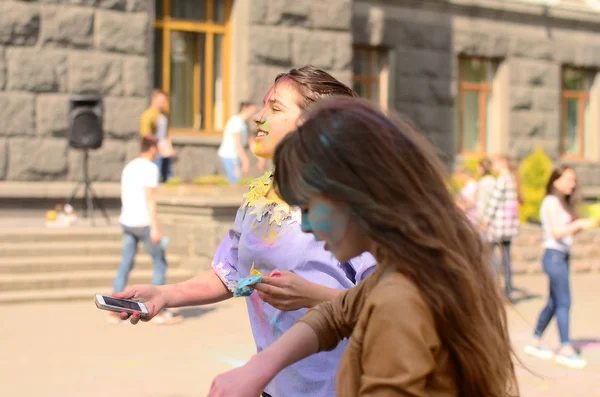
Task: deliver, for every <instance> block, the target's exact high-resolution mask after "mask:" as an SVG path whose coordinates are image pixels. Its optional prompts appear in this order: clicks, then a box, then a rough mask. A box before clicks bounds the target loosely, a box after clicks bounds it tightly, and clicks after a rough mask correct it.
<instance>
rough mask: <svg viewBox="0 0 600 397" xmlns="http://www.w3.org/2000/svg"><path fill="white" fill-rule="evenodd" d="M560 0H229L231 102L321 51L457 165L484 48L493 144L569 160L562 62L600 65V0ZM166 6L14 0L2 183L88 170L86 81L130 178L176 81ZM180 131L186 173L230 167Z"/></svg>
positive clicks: (584, 166) (594, 124)
mask: <svg viewBox="0 0 600 397" xmlns="http://www.w3.org/2000/svg"><path fill="white" fill-rule="evenodd" d="M179 1H181V2H185V1H184V0H171V2H169V3H177V2H179ZM220 1H226V0H213V1H212V3H211V4H213V6H212V7H217V6H218V5H219V2H220ZM200 3H205V1H200V0H198V1H197V2H196V3H194V4H200ZM547 3H548V2H544V1H541V0H460V1H459V0H377V1H375V0H373V1H367V0H328V1H322V0H231V2H230V3H227V4H230V7H231V8H230V9H231V14H230V19H229V23H228V24H227V33H226V34H227V35H228V40H229V44H228V46H227V47H226V50H227V51H228V55H227V56H225V58H223V59H226V60H227V67H226V68H225V70H227V72H226V75H225V76H224V78H226V79H227V80H228V81H229V85H228V86H226V87H228V90H227V91H228V95H227V96H225V98H226V100H225V101H224V103H222V104H221V105H222V107H223V108H224V109H225V111H224V115H225V116H227V115H231V114H232V113H235V111H236V108H237V104H238V103H239V102H240V101H242V100H249V99H250V100H254V101H256V102H261V101H262V98H263V95H264V94H265V93H266V91H267V90H268V88H269V87H270V85H271V84H272V81H273V79H274V77H275V76H276V75H277V74H278V73H281V72H282V71H285V70H287V69H289V68H291V67H293V66H300V65H304V64H308V63H311V64H314V65H316V66H318V67H321V68H323V69H325V70H328V71H330V72H331V73H332V74H333V75H334V76H336V77H337V78H339V79H340V80H342V81H344V82H346V83H348V84H353V85H354V86H355V87H357V89H359V88H360V87H359V86H360V84H363V83H362V82H364V81H369V83H368V84H372V82H373V81H376V83H377V87H376V88H373V87H370V86H369V87H370V88H368V89H366V91H364V92H368V93H369V95H368V96H370V97H371V98H372V99H373V100H375V101H378V102H380V103H381V105H383V106H384V107H389V108H392V109H396V110H399V111H401V112H403V113H406V114H407V115H408V116H409V117H411V118H412V119H413V121H414V122H415V123H416V124H417V126H418V127H419V128H420V129H421V130H422V131H423V133H424V134H426V135H427V136H428V138H429V139H430V140H431V141H432V142H433V143H434V144H435V145H436V146H437V147H439V148H440V150H441V152H442V153H443V154H444V155H445V158H446V159H447V161H448V163H449V164H452V163H453V162H455V161H456V160H459V161H460V159H461V157H462V155H461V154H462V152H464V150H462V149H461V147H460V144H459V141H461V139H462V138H460V131H461V128H462V127H461V124H460V123H459V122H457V120H458V119H459V118H460V117H459V115H460V112H461V111H464V109H463V108H461V103H462V101H463V100H462V96H461V95H462V94H461V91H460V90H461V88H459V87H462V86H461V84H460V82H461V81H462V77H461V73H462V72H461V64H460V63H459V59H464V58H469V57H471V58H477V59H480V58H481V59H484V60H491V61H490V62H493V63H494V66H493V68H494V72H493V76H491V77H490V80H489V81H488V82H487V87H488V88H489V90H490V92H493V101H492V99H490V100H489V101H488V102H486V104H487V106H488V107H489V109H487V110H486V112H488V113H486V116H488V117H487V119H486V121H487V124H488V126H487V127H486V130H485V131H484V132H483V133H482V134H483V135H485V137H483V135H482V137H480V138H481V139H485V144H483V143H481V149H482V150H483V151H487V152H488V153H499V152H505V153H511V154H514V155H515V156H516V157H518V158H522V157H523V156H525V155H526V154H527V153H528V152H530V151H531V150H532V149H533V148H535V147H538V146H541V147H543V148H544V149H545V151H546V152H547V153H548V154H549V155H550V156H551V157H552V158H553V159H555V160H559V159H560V158H561V139H562V138H561V136H562V135H561V131H563V124H564V123H563V109H562V106H561V103H562V102H561V101H562V99H561V98H562V96H561V95H562V75H563V70H564V68H565V67H566V66H570V67H576V68H586V71H588V72H589V73H595V71H596V70H599V69H600V36H598V35H597V33H596V32H597V31H598V29H599V27H600V13H598V9H597V8H594V1H589V0H561V1H554V2H552V4H553V5H551V6H548V5H546V4H547ZM163 4H167V2H164V3H163V2H162V1H161V0H158V1H151V0H38V1H35V0H30V1H19V0H5V1H0V180H11V181H14V180H21V181H36V180H75V179H77V178H79V173H80V153H79V152H77V151H74V150H70V149H69V148H68V146H67V140H66V134H67V127H68V119H67V109H68V100H69V97H70V96H71V95H73V94H78V93H86V92H98V93H100V94H102V95H103V97H104V105H105V122H104V129H105V141H104V145H103V147H102V148H101V149H99V150H97V151H93V152H91V156H90V158H91V160H90V161H91V164H90V171H91V174H92V178H93V179H94V180H103V181H117V180H118V179H119V176H120V171H121V169H122V167H123V165H124V164H125V162H126V161H127V160H128V159H131V158H132V157H134V156H135V155H136V154H137V146H138V145H137V140H136V139H135V138H136V136H137V128H138V116H139V114H140V113H141V112H142V111H143V110H144V108H145V107H146V106H147V105H148V101H149V94H150V91H151V89H152V88H153V86H156V85H160V82H161V81H168V80H164V79H161V76H158V78H157V73H158V72H157V70H158V66H159V64H160V63H161V62H162V61H161V59H160V58H159V57H157V56H156V55H157V53H156V52H157V51H158V50H157V49H156V45H155V43H156V42H157V32H158V31H157V30H156V29H155V20H158V18H159V16H158V15H159V14H160V13H161V12H162V10H161V9H159V8H160V7H161V5H163ZM184 25H185V24H183V23H182V24H181V26H184ZM186 26H187V25H186ZM182 29H183V28H182ZM158 34H160V33H158ZM375 51H377V52H379V53H380V54H381V57H380V58H377V61H376V63H377V64H378V66H377V67H376V69H377V70H376V71H375V72H376V73H374V75H373V76H371V77H369V78H366V79H362V80H361V79H360V78H358V77H357V73H362V72H361V71H360V69H361V66H360V65H358V63H360V59H359V58H358V56H357V54H363V53H364V54H367V53H368V54H371V53H373V52H375ZM461 57H462V58H461ZM365 59H366V58H365ZM373 59H374V58H373ZM590 81H591V83H590V87H589V89H588V91H589V100H588V102H587V106H588V108H586V109H588V110H589V114H588V113H586V117H587V118H586V126H587V127H586V128H587V129H586V133H585V136H584V137H583V138H582V139H585V142H584V144H583V145H582V146H583V147H584V148H585V155H584V156H580V157H581V158H578V159H577V160H570V161H572V162H573V164H574V165H575V167H576V168H577V169H578V171H579V175H580V180H581V181H582V182H583V183H584V184H586V185H589V186H599V187H600V172H599V171H600V137H599V135H600V120H599V118H600V84H598V81H599V79H598V78H597V77H596V76H595V75H594V76H592V77H591V80H590ZM365 84H367V83H365ZM357 85H358V86H357ZM163 88H167V89H168V87H163ZM489 98H492V97H489ZM480 116H481V115H480ZM481 117H483V116H481ZM478 122H481V120H479V119H478ZM478 125H479V124H478ZM482 131H483V130H482ZM212 132H215V131H212ZM173 139H174V141H175V144H176V149H177V152H178V158H177V164H176V172H177V174H178V175H180V176H182V177H183V178H184V179H188V180H189V179H192V178H194V177H197V176H202V175H207V174H213V173H216V172H218V171H219V164H218V158H217V156H216V149H217V146H218V144H219V141H220V139H219V136H218V135H217V134H206V133H196V134H194V133H191V134H190V133H186V134H182V135H180V134H177V133H174V134H173Z"/></svg>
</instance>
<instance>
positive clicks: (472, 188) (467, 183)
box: [456, 168, 477, 224]
mask: <svg viewBox="0 0 600 397" xmlns="http://www.w3.org/2000/svg"><path fill="white" fill-rule="evenodd" d="M456 177H457V178H458V179H459V180H460V181H461V182H463V183H464V185H463V188H462V189H460V192H459V193H458V198H457V200H456V204H457V205H458V207H459V208H460V209H462V210H463V211H464V212H465V214H466V215H467V218H468V219H469V221H471V223H473V224H475V221H476V218H475V214H476V209H475V204H476V200H477V181H476V180H475V178H473V175H471V173H470V172H469V171H467V169H465V168H462V169H460V170H459V171H458V172H457V174H456Z"/></svg>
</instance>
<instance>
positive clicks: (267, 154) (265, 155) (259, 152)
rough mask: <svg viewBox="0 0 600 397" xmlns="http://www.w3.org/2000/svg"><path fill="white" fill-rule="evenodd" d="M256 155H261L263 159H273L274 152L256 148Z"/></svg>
mask: <svg viewBox="0 0 600 397" xmlns="http://www.w3.org/2000/svg"><path fill="white" fill-rule="evenodd" d="M254 155H255V156H256V157H260V158H261V159H265V160H273V153H270V152H265V151H262V150H255V151H254Z"/></svg>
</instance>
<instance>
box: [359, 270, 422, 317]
mask: <svg viewBox="0 0 600 397" xmlns="http://www.w3.org/2000/svg"><path fill="white" fill-rule="evenodd" d="M369 300H370V301H371V302H372V303H373V304H376V305H388V304H393V305H394V306H398V305H402V304H403V303H404V302H409V303H411V304H417V306H419V307H421V308H422V309H426V308H427V305H426V304H425V301H424V300H423V297H422V296H421V292H420V291H419V288H418V287H417V286H416V285H415V284H414V283H413V282H412V281H410V280H409V279H408V278H407V277H406V276H404V275H403V274H402V273H400V272H398V271H390V272H388V273H387V274H385V273H384V274H383V275H382V276H381V279H380V280H379V282H378V283H377V284H376V285H375V286H374V287H373V290H372V291H371V293H370V294H369Z"/></svg>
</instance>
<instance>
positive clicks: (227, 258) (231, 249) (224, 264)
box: [212, 208, 245, 293]
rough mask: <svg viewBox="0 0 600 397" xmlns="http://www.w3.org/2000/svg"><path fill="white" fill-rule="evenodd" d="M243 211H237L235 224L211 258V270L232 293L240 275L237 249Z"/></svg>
mask: <svg viewBox="0 0 600 397" xmlns="http://www.w3.org/2000/svg"><path fill="white" fill-rule="evenodd" d="M244 215H245V209H243V208H240V209H238V212H237V215H236V217H235V222H234V223H233V226H232V227H231V229H229V232H228V233H227V235H226V236H225V238H223V240H221V244H219V248H217V252H216V254H215V256H214V257H213V261H212V266H213V270H214V271H215V273H216V274H217V276H219V278H220V279H221V281H222V282H223V284H224V285H225V287H227V289H228V290H229V291H231V292H232V293H233V292H235V290H236V289H237V285H238V281H239V280H240V274H239V273H238V247H239V243H240V236H241V234H242V231H241V227H242V221H243V219H244Z"/></svg>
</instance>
